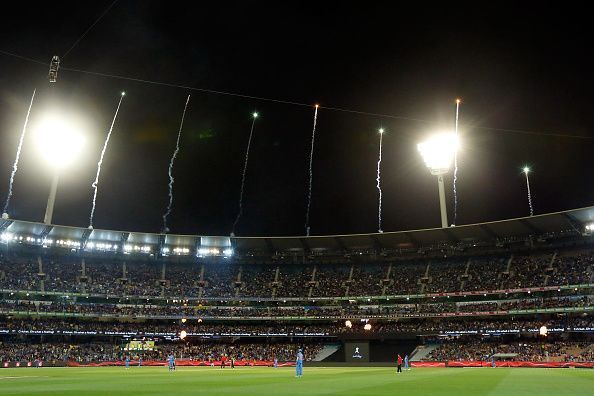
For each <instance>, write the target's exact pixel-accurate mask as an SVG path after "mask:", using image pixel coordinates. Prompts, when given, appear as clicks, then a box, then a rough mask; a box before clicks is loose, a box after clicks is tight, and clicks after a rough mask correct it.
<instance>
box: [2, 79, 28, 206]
mask: <svg viewBox="0 0 594 396" xmlns="http://www.w3.org/2000/svg"><path fill="white" fill-rule="evenodd" d="M35 92H36V89H34V90H33V96H31V103H29V110H27V116H26V117H25V125H23V132H21V138H20V140H19V145H18V147H17V152H16V158H15V159H14V164H13V165H12V173H11V174H10V183H9V184H8V196H7V197H6V203H5V204H4V210H3V211H2V216H3V217H6V216H8V205H9V204H10V198H11V197H12V185H13V184H14V176H15V175H16V173H17V171H18V169H19V159H20V158H21V150H22V148H23V141H24V140H25V135H26V134H27V124H28V123H29V114H31V107H33V99H35Z"/></svg>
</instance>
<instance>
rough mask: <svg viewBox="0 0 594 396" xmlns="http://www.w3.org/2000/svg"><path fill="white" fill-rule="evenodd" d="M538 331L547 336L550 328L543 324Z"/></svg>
mask: <svg viewBox="0 0 594 396" xmlns="http://www.w3.org/2000/svg"><path fill="white" fill-rule="evenodd" d="M538 333H539V334H540V335H541V336H543V337H546V336H547V335H548V334H549V329H547V326H541V327H540V329H538Z"/></svg>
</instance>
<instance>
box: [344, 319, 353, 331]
mask: <svg viewBox="0 0 594 396" xmlns="http://www.w3.org/2000/svg"><path fill="white" fill-rule="evenodd" d="M344 325H345V326H346V327H348V328H349V329H350V328H351V327H353V323H352V322H351V321H350V320H347V321H346V322H344Z"/></svg>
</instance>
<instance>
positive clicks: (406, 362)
mask: <svg viewBox="0 0 594 396" xmlns="http://www.w3.org/2000/svg"><path fill="white" fill-rule="evenodd" d="M404 369H405V370H410V367H409V366H408V353H407V354H406V355H404Z"/></svg>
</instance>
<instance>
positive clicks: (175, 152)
mask: <svg viewBox="0 0 594 396" xmlns="http://www.w3.org/2000/svg"><path fill="white" fill-rule="evenodd" d="M189 102H190V95H188V99H186V105H185V106H184V112H183V113H182V117H181V122H180V123H179V131H178V132H177V141H176V142H175V150H174V151H173V155H172V156H171V161H169V203H168V204H167V211H166V212H165V214H164V215H163V233H167V232H169V228H167V217H168V216H169V214H170V213H171V206H172V205H173V183H174V182H175V180H174V178H173V162H174V161H175V158H176V157H177V153H179V140H180V138H181V133H182V129H183V127H184V118H185V117H186V110H187V109H188V103H189Z"/></svg>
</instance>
